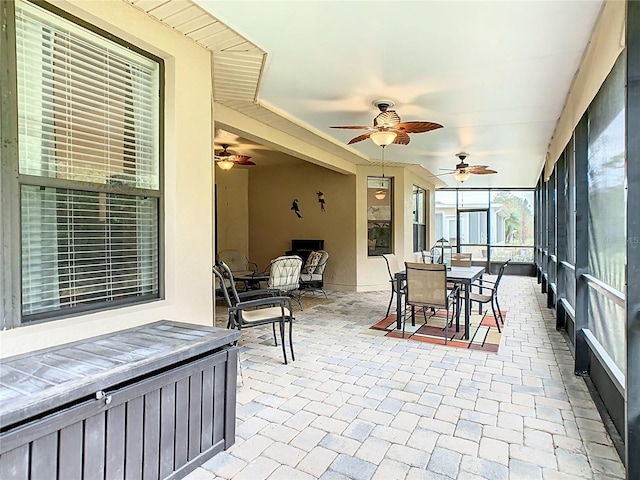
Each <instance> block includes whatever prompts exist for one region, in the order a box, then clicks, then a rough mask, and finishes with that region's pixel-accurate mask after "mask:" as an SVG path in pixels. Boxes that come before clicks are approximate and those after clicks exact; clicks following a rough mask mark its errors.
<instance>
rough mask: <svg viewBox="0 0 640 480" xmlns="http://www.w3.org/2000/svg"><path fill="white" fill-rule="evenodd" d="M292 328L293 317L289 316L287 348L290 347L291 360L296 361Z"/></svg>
mask: <svg viewBox="0 0 640 480" xmlns="http://www.w3.org/2000/svg"><path fill="white" fill-rule="evenodd" d="M292 329H293V317H289V348H290V349H291V361H292V362H295V361H296V356H295V354H294V353H293V333H292V332H291V330H292Z"/></svg>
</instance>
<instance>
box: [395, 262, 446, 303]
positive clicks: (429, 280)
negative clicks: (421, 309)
mask: <svg viewBox="0 0 640 480" xmlns="http://www.w3.org/2000/svg"><path fill="white" fill-rule="evenodd" d="M405 267H406V272H407V303H409V304H411V305H421V306H428V307H442V308H447V267H446V266H445V265H443V264H441V263H409V262H405Z"/></svg>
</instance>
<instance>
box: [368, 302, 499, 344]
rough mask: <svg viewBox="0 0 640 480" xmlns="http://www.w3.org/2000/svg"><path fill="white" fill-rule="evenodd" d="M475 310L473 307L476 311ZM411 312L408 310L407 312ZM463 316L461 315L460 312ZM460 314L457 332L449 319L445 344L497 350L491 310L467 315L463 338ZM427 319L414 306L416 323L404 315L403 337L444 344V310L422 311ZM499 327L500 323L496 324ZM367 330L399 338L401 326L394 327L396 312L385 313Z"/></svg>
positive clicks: (400, 336)
mask: <svg viewBox="0 0 640 480" xmlns="http://www.w3.org/2000/svg"><path fill="white" fill-rule="evenodd" d="M476 312H477V310H476ZM407 314H408V315H411V313H410V312H407ZM462 315H463V314H462ZM462 315H461V316H460V331H459V332H456V327H455V325H456V322H455V319H454V321H453V325H452V326H450V327H449V336H448V342H447V346H449V347H457V348H470V349H473V350H482V351H485V352H494V353H495V352H497V351H498V348H499V347H500V339H501V338H502V333H499V332H498V329H497V328H496V321H495V320H494V318H493V314H492V313H491V309H489V311H485V312H484V314H483V315H480V314H478V313H475V314H471V318H470V321H469V325H470V327H469V330H470V332H469V333H470V335H469V340H463V336H464V331H465V328H464V318H463V316H462ZM426 316H427V322H426V324H425V319H424V316H423V312H422V309H416V314H415V318H416V324H415V326H412V325H411V318H407V323H406V325H405V332H404V338H406V339H409V340H415V341H418V342H427V343H435V344H438V345H444V344H445V342H444V325H445V321H446V311H445V310H436V313H435V315H433V314H432V312H431V311H430V310H428V309H427V311H426ZM502 317H503V318H504V320H505V323H506V321H507V312H506V311H504V310H503V311H502ZM500 328H501V329H503V325H501V326H500ZM369 329H371V330H376V331H379V332H381V333H382V334H383V335H385V336H387V337H395V338H402V329H400V330H398V329H397V328H396V315H395V314H392V315H389V316H388V317H387V318H383V319H382V320H380V321H379V322H377V323H376V324H374V325H372V326H371V327H369Z"/></svg>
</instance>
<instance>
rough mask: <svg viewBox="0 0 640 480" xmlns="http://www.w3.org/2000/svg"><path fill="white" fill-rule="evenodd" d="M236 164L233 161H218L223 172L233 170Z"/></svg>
mask: <svg viewBox="0 0 640 480" xmlns="http://www.w3.org/2000/svg"><path fill="white" fill-rule="evenodd" d="M233 164H234V162H233V161H232V160H220V161H218V166H219V167H220V168H221V169H222V170H231V168H232V167H233Z"/></svg>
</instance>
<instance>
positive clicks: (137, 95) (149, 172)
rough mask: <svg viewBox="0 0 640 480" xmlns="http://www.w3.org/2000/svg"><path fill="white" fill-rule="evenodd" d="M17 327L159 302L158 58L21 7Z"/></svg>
mask: <svg viewBox="0 0 640 480" xmlns="http://www.w3.org/2000/svg"><path fill="white" fill-rule="evenodd" d="M15 22H16V62H17V86H18V88H17V98H18V172H19V175H18V179H19V187H20V219H21V266H22V278H21V280H22V286H21V292H22V302H21V309H22V321H23V322H28V321H33V320H42V319H48V318H53V317H55V316H57V315H69V314H72V313H76V312H82V311H88V310H95V309H103V308H109V307H114V306H117V305H122V304H130V303H132V302H140V301H148V300H151V299H156V298H159V292H160V268H159V237H160V235H159V228H160V220H159V212H160V201H161V188H160V186H161V171H160V121H161V116H160V115H161V111H160V102H161V81H160V79H161V75H162V64H161V61H160V60H158V59H155V58H153V57H151V56H149V55H143V54H141V53H138V52H137V51H135V50H134V49H132V48H128V47H127V46H125V45H124V44H121V43H116V42H114V41H112V40H109V39H107V38H106V37H104V36H102V35H100V34H98V33H96V32H94V31H91V30H89V29H87V28H84V27H83V26H81V25H78V24H77V23H75V22H72V21H71V20H67V19H65V18H62V17H60V16H58V15H56V14H54V13H52V12H50V11H48V10H46V9H44V8H41V7H39V6H36V5H33V4H30V3H27V2H23V1H20V2H16V19H15Z"/></svg>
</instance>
